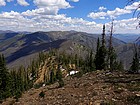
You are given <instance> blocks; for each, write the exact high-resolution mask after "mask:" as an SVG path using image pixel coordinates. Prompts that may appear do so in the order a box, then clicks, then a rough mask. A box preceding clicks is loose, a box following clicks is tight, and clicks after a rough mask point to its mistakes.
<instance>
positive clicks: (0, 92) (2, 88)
mask: <svg viewBox="0 0 140 105" xmlns="http://www.w3.org/2000/svg"><path fill="white" fill-rule="evenodd" d="M10 79H11V78H10V74H9V72H8V69H7V68H6V63H5V59H4V55H3V54H1V55H0V100H2V99H6V98H7V97H9V96H11V93H10V91H11V86H10V84H11V83H10V82H11V81H10Z"/></svg>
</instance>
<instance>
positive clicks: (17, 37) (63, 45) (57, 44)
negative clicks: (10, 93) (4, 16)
mask: <svg viewBox="0 0 140 105" xmlns="http://www.w3.org/2000/svg"><path fill="white" fill-rule="evenodd" d="M98 37H100V35H98V34H88V33H84V32H76V31H51V32H35V33H29V32H13V31H9V30H8V31H0V52H1V53H3V54H4V55H5V57H6V60H7V63H8V67H9V68H11V67H17V66H19V65H21V64H22V65H25V66H26V65H28V64H29V63H30V62H31V60H32V59H33V58H34V59H35V55H36V54H38V53H39V52H41V51H48V50H50V49H53V48H55V49H59V50H60V51H65V52H67V53H69V54H71V53H76V54H78V55H81V56H83V55H85V53H86V51H87V50H88V49H93V51H94V53H95V51H96V42H97V38H98ZM114 37H118V39H116V38H113V46H114V47H115V48H116V51H117V54H118V59H120V60H121V61H122V62H123V63H124V65H125V67H126V69H128V67H129V66H130V64H129V63H131V61H132V57H133V44H127V42H130V40H129V39H131V40H133V41H134V40H135V38H137V37H138V35H134V37H133V38H132V35H131V36H130V38H129V36H124V35H114ZM121 38H122V39H123V41H122V40H120V39H121ZM125 38H126V41H125V42H124V40H125ZM108 41H109V37H108V36H107V37H106V42H107V43H108ZM133 41H131V42H133ZM136 43H140V38H138V39H137V40H136Z"/></svg>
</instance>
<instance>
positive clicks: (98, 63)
mask: <svg viewBox="0 0 140 105" xmlns="http://www.w3.org/2000/svg"><path fill="white" fill-rule="evenodd" d="M99 48H100V39H99V38H98V40H97V47H96V54H95V59H94V63H95V66H96V69H98V68H100V56H99Z"/></svg>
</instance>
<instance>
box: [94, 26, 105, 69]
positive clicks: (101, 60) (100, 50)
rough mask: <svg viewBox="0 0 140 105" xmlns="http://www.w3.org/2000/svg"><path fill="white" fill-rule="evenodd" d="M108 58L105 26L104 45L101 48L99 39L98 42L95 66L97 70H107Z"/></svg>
mask: <svg viewBox="0 0 140 105" xmlns="http://www.w3.org/2000/svg"><path fill="white" fill-rule="evenodd" d="M106 56H107V49H106V47H105V25H104V26H103V34H102V45H101V46H100V40H99V38H98V41H97V49H96V55H95V59H94V62H95V66H96V69H98V70H102V69H104V70H105V69H106V66H107V65H106Z"/></svg>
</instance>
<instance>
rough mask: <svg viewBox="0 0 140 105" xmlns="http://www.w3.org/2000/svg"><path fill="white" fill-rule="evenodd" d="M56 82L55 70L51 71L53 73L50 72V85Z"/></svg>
mask: <svg viewBox="0 0 140 105" xmlns="http://www.w3.org/2000/svg"><path fill="white" fill-rule="evenodd" d="M54 82H55V75H54V70H51V72H50V83H51V84H53V83H54Z"/></svg>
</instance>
